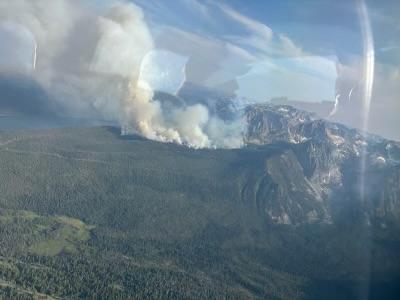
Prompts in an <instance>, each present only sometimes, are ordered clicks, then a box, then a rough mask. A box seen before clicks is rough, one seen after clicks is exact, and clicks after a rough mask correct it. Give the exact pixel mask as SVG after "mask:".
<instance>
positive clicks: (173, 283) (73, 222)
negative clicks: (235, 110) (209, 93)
mask: <svg viewBox="0 0 400 300" xmlns="http://www.w3.org/2000/svg"><path fill="white" fill-rule="evenodd" d="M300 162H301V160H300V159H299V158H298V154H297V153H296V151H295V149H293V146H291V145H288V144H284V143H280V144H273V145H267V146H254V147H247V148H244V149H239V150H194V149H189V148H186V147H182V146H177V145H174V144H163V143H157V142H152V141H149V140H145V139H142V138H140V137H136V136H131V137H120V136H119V134H118V130H117V129H115V128H111V127H96V128H75V129H55V130H40V131H18V132H3V133H1V134H0V170H1V172H0V176H1V178H0V208H1V210H0V298H1V296H2V297H4V298H5V299H8V298H20V299H31V298H34V297H36V298H40V297H41V298H43V299H46V297H47V299H51V298H55V299H57V298H68V299H77V298H84V299H146V298H155V299H165V298H170V299H346V298H348V299H354V298H357V297H360V299H365V297H364V296H367V297H368V296H369V297H370V298H371V299H383V298H384V299H396V298H398V297H399V295H400V290H399V285H398V283H399V282H400V281H399V279H400V257H399V256H398V253H399V251H400V230H399V227H398V225H397V223H396V222H393V223H390V224H389V225H385V226H384V227H382V226H379V224H370V225H368V224H365V223H363V222H358V221H357V220H356V219H354V221H353V220H347V222H339V221H338V220H337V219H336V218H335V216H334V215H332V214H331V212H329V211H328V210H327V208H326V207H328V206H329V205H328V204H327V203H324V201H322V200H318V197H316V196H315V191H313V190H312V187H311V186H310V183H309V181H308V180H307V177H306V176H305V174H304V172H305V171H304V170H303V166H302V164H301V163H300ZM316 199H317V200H316ZM349 209H352V207H350V208H349ZM286 211H289V212H290V218H291V220H292V224H291V225H289V224H287V222H285V217H282V218H278V219H277V218H275V217H274V216H276V215H279V216H281V215H283V216H284V214H283V213H282V212H286ZM349 215H351V214H349Z"/></svg>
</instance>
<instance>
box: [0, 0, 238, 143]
mask: <svg viewBox="0 0 400 300" xmlns="http://www.w3.org/2000/svg"><path fill="white" fill-rule="evenodd" d="M6 2H7V3H5V1H3V2H1V3H0V22H2V23H4V22H7V24H12V26H11V27H12V28H13V30H14V33H15V35H16V36H21V32H22V31H23V32H24V34H25V36H32V37H33V40H31V41H27V42H25V43H22V45H24V47H28V48H30V49H28V50H29V51H30V53H31V56H30V59H31V60H32V61H31V63H30V66H31V68H30V70H29V71H27V70H26V68H25V69H24V70H21V68H19V67H18V66H19V64H18V63H15V64H14V66H15V70H13V72H14V71H15V72H25V73H27V74H29V76H32V78H34V79H35V80H36V81H38V82H39V83H40V84H41V85H42V86H43V87H44V89H45V90H46V92H47V93H48V94H49V95H51V99H55V100H54V101H57V102H59V103H61V104H62V105H63V107H64V108H65V110H66V111H68V113H71V114H81V115H86V116H91V115H99V114H100V115H101V116H102V117H103V118H104V119H107V120H111V121H116V122H118V123H119V124H120V125H121V127H122V128H123V133H130V132H137V133H140V134H142V135H144V136H145V137H147V138H150V139H154V140H158V141H163V142H175V143H179V144H185V145H188V146H191V147H196V148H204V147H228V148H236V147H240V146H241V145H242V142H243V141H242V131H243V130H242V128H241V127H242V126H241V125H240V124H241V123H239V122H230V123H229V124H226V123H225V122H224V121H222V120H220V119H218V118H217V117H216V116H213V115H211V114H210V113H209V110H208V108H207V107H205V106H204V105H201V104H195V105H191V106H184V107H176V108H173V109H172V110H171V109H170V110H168V111H165V110H164V109H163V106H162V105H161V103H160V102H158V101H155V100H153V94H154V91H153V90H152V89H151V88H149V85H148V86H147V87H146V88H143V84H139V83H140V82H142V83H143V79H141V78H140V75H141V66H142V62H143V60H144V58H145V57H146V55H147V54H148V53H149V52H151V51H153V50H154V48H155V46H154V42H153V38H152V35H151V33H150V30H149V28H148V26H147V24H146V22H145V20H144V16H143V13H142V11H141V10H140V9H139V8H138V7H137V6H135V5H134V4H131V3H126V2H121V1H110V2H112V3H108V4H106V5H105V6H104V7H101V8H99V7H91V6H90V4H91V2H90V1H78V0H36V1H32V0H14V1H12V2H9V1H6ZM9 27H10V26H9ZM27 32H28V33H29V34H27ZM0 37H1V35H0ZM8 47H9V50H10V51H11V52H12V51H14V50H15V49H13V47H16V44H13V43H9V44H8ZM3 49H7V47H5V48H4V47H3V48H0V50H1V51H5V50H3ZM32 53H33V54H32ZM3 54H4V53H3ZM32 56H33V57H32ZM21 60H26V57H25V58H24V57H22V58H21ZM147 63H148V62H147ZM0 68H1V64H0ZM1 71H4V69H3V70H1ZM7 72H10V68H8V69H7Z"/></svg>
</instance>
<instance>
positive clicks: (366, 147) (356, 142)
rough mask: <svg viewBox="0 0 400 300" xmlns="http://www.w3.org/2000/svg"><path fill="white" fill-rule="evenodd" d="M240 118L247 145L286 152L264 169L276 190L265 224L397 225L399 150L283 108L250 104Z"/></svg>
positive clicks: (268, 197)
mask: <svg viewBox="0 0 400 300" xmlns="http://www.w3.org/2000/svg"><path fill="white" fill-rule="evenodd" d="M245 114H246V119H247V122H248V131H247V135H246V137H245V141H246V143H247V145H257V146H260V145H268V144H284V145H286V147H289V148H290V149H291V150H290V151H289V152H284V153H283V154H281V155H280V156H278V157H275V158H274V159H269V160H267V162H266V173H267V174H269V176H270V180H271V181H272V182H273V184H275V187H274V191H273V193H272V192H271V193H270V194H268V195H265V198H266V200H265V201H264V202H265V207H263V209H264V210H265V213H266V215H267V216H268V218H269V219H270V220H272V221H274V222H276V223H285V224H289V223H290V224H296V223H305V222H316V221H321V222H331V221H333V222H334V221H335V220H336V221H345V220H346V218H353V219H354V218H356V219H359V220H361V221H362V222H381V223H382V225H384V224H385V223H386V222H390V221H392V220H398V219H399V218H400V187H399V183H400V175H399V174H400V160H399V157H400V147H399V143H397V142H393V141H388V140H385V139H383V138H381V137H378V136H374V135H369V134H363V133H362V132H360V131H358V130H355V129H350V128H347V127H346V126H343V125H341V124H337V123H332V122H329V121H326V120H322V119H320V118H318V117H317V116H316V115H315V114H311V113H307V112H305V111H300V110H297V109H294V108H292V107H290V106H286V105H275V106H273V105H269V104H257V105H251V106H248V107H247V108H246V112H245ZM258 202H260V200H258Z"/></svg>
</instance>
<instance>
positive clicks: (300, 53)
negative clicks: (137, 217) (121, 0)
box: [133, 0, 399, 101]
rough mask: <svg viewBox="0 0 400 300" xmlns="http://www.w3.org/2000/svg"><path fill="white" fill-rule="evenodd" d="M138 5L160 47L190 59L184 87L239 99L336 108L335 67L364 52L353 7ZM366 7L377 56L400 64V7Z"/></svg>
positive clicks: (312, 1) (197, 2) (317, 3)
mask: <svg viewBox="0 0 400 300" xmlns="http://www.w3.org/2000/svg"><path fill="white" fill-rule="evenodd" d="M133 2H134V3H135V4H137V5H138V6H140V7H141V8H142V9H143V11H144V14H145V16H146V19H147V20H148V23H149V24H150V25H149V26H150V28H151V30H152V33H153V35H154V38H155V41H156V46H157V47H159V48H162V49H168V50H170V51H173V52H175V53H177V54H179V55H183V56H185V57H187V58H188V60H189V63H188V66H187V73H188V74H187V75H188V76H187V80H190V81H194V82H196V83H199V84H203V85H208V86H213V85H214V87H215V86H217V87H218V86H225V85H224V83H227V82H230V81H231V82H232V81H234V82H236V84H237V85H238V87H237V89H236V93H237V94H238V95H239V96H243V97H247V98H250V99H253V100H256V101H265V100H268V99H270V98H273V97H280V96H287V97H289V98H296V100H303V101H321V100H330V101H333V100H334V98H335V82H336V76H337V74H336V64H337V63H338V62H339V63H343V64H351V63H353V61H354V60H356V59H357V57H360V55H361V53H362V35H361V31H360V26H359V18H358V11H357V6H356V1H350V0H337V1H331V0H303V1H295V0H291V1H244V0H225V1H213V0H203V1H201V0H174V1H165V0H158V1H157V0H155V1H148V0H133ZM369 2H370V3H369V9H370V15H371V20H372V23H373V26H374V31H376V32H375V34H376V36H377V38H376V46H377V51H376V55H377V57H378V59H379V60H380V61H381V62H382V63H386V64H389V65H391V64H394V63H397V62H396V60H397V58H398V57H396V55H397V52H396V51H395V50H396V47H398V44H397V42H398V39H397V35H398V34H399V27H398V24H397V21H396V15H397V14H396V12H395V10H396V8H397V6H398V5H397V4H396V3H395V2H391V1H385V3H384V4H382V3H379V2H378V1H369ZM381 49H382V51H381ZM230 86H232V85H230ZM288 86H291V89H290V90H288V89H287V87H288Z"/></svg>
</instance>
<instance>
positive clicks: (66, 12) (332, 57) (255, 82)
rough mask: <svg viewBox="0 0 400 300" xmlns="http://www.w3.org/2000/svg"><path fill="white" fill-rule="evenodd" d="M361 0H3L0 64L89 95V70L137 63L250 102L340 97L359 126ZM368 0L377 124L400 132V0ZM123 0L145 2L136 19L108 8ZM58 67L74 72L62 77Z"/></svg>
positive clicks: (156, 83)
mask: <svg viewBox="0 0 400 300" xmlns="http://www.w3.org/2000/svg"><path fill="white" fill-rule="evenodd" d="M363 1H364V0H335V1H332V0H302V1H297V0H280V1H272V0H263V1H261V0H260V1H256V0H253V1H248V0H219V1H217V0H171V1H166V0H152V1H149V0H85V1H83V0H57V1H56V0H55V1H49V0H37V1H35V2H31V1H29V0H15V2H7V1H3V2H1V1H0V53H1V55H0V71H10V70H13V69H18V70H19V71H22V72H25V73H30V74H31V75H32V76H33V77H35V78H36V79H38V80H39V79H40V80H41V81H42V82H44V83H46V84H49V85H50V86H51V89H52V90H54V88H56V89H57V90H58V91H59V90H61V91H64V90H68V92H71V89H70V87H71V86H72V87H74V89H72V90H73V93H75V94H76V98H82V97H85V95H86V94H87V93H89V94H90V93H92V91H91V90H90V89H91V83H90V82H87V83H85V84H84V89H83V87H81V86H80V85H81V84H82V82H83V80H81V79H80V77H82V76H84V77H90V76H92V75H93V72H97V73H102V74H105V73H112V74H113V75H116V74H117V75H118V76H122V77H124V78H125V77H129V76H131V74H132V66H135V68H136V67H137V68H138V70H136V71H135V72H138V73H139V74H138V75H137V76H139V78H138V82H139V84H140V85H141V86H142V87H149V88H150V89H153V90H162V91H165V92H168V93H171V94H174V93H177V92H178V90H179V89H180V87H181V86H182V85H183V83H184V82H185V81H188V82H192V83H194V84H197V85H201V86H206V87H209V88H214V89H219V90H221V91H225V92H228V93H230V94H233V95H236V96H237V97H238V98H244V99H247V100H248V101H249V102H265V101H269V100H271V99H272V98H277V97H287V98H288V99H290V100H296V101H304V102H320V101H331V102H332V103H334V102H335V101H336V100H337V103H338V107H337V108H338V109H337V110H335V113H334V114H332V116H331V117H332V118H331V119H332V120H333V121H339V122H342V123H344V124H347V125H349V126H352V127H358V128H360V126H361V125H360V124H361V123H362V122H361V119H362V117H363V108H362V107H361V104H362V101H363V90H364V85H365V81H366V78H365V74H366V72H365V69H366V64H365V61H364V56H363V54H364V53H363V49H364V48H363V47H364V36H363V34H362V28H361V26H360V24H361V23H360V3H362V2H363ZM365 1H366V4H367V9H368V16H369V19H370V22H371V26H372V32H373V42H374V57H375V71H374V74H373V75H374V82H373V92H372V100H371V110H370V119H369V125H370V127H369V128H368V129H369V130H370V131H372V132H373V133H377V134H381V135H384V136H385V137H389V138H393V139H397V140H400V130H399V129H400V123H399V122H400V121H399V119H400V118H398V116H397V115H398V113H399V112H400V101H399V95H400V51H399V49H400V38H399V37H400V22H399V21H398V20H399V19H400V3H399V2H398V1H396V0H379V1H378V0H365ZM115 3H117V4H118V5H123V7H124V8H123V9H122V11H124V10H125V8H126V7H128V6H126V4H127V3H133V4H135V5H136V6H135V8H132V7H131V8H129V9H131V10H133V11H135V13H134V14H133V15H134V17H133V18H136V20H135V19H130V20H129V22H128V23H126V20H125V19H124V16H123V13H121V15H118V16H110V15H108V14H109V10H110V7H112V6H113V4H115ZM121 3H122V4H121ZM41 6H43V7H45V8H46V9H45V10H43V9H42V8H41ZM39 8H40V9H39ZM121 16H122V19H121V20H119V18H120V17H121ZM99 20H100V21H99ZM115 20H118V22H116V21H115ZM49 24H50V25H49ZM121 25H122V27H121ZM123 26H127V28H124V27H123ZM133 26H137V29H136V30H135V28H133ZM99 34H100V35H105V36H104V38H102V39H100V40H98V38H99ZM37 47H38V49H39V50H38V53H36V48H37ZM99 48H101V49H102V50H101V51H100V50H99ZM96 49H97V50H96ZM138 49H139V50H141V51H139V52H138V53H136V52H137V50H138ZM94 50H96V51H95V52H93V51H94ZM142 50H143V51H142ZM145 50H146V51H147V52H146V51H145ZM99 51H100V52H99ZM93 53H95V55H94V56H93V55H92V54H93ZM135 53H136V54H135ZM146 53H147V54H146ZM142 54H145V56H144V57H142ZM135 55H136V56H135ZM36 56H38V65H37V68H36V66H35V65H36V60H35V58H36ZM32 60H35V64H32ZM93 61H95V64H94V63H93ZM32 67H33V69H35V68H36V70H33V71H32V70H31V69H32ZM72 75H73V76H72ZM88 75H90V76H88ZM60 78H62V80H65V81H66V84H61V85H60V86H58V83H59V82H61V81H60ZM89 81H90V80H89ZM100 86H101V85H100ZM114 86H115V85H112V84H110V85H109V86H107V88H108V87H109V88H110V90H107V94H109V95H111V94H112V93H114V92H115V91H114ZM82 89H83V90H82ZM83 91H84V92H83ZM103 94H106V92H104V93H103ZM79 95H84V96H80V97H78V96H79ZM65 98H71V95H65ZM107 101H108V100H107ZM81 103H82V101H81V102H79V101H76V105H77V106H79V105H81ZM95 105H99V104H98V101H97V102H96V103H95ZM107 105H108V104H107ZM91 106H92V105H91ZM103 106H104V105H103V104H101V107H103Z"/></svg>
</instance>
